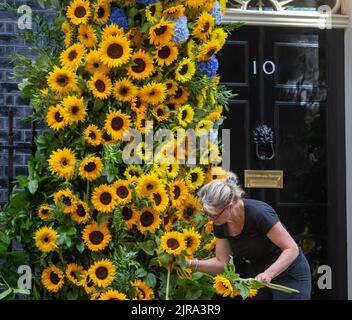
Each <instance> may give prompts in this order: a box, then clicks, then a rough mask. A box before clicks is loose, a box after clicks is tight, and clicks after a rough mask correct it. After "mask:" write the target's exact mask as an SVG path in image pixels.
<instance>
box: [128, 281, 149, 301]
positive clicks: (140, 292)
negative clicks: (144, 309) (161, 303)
mask: <svg viewBox="0 0 352 320" xmlns="http://www.w3.org/2000/svg"><path fill="white" fill-rule="evenodd" d="M132 286H133V287H134V288H135V291H136V298H137V299H138V300H153V298H154V292H153V289H152V288H151V287H149V286H148V285H147V284H146V283H145V282H144V281H142V280H139V279H138V280H134V281H133V282H132Z"/></svg>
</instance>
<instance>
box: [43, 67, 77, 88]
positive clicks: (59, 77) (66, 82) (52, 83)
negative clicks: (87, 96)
mask: <svg viewBox="0 0 352 320" xmlns="http://www.w3.org/2000/svg"><path fill="white" fill-rule="evenodd" d="M48 83H49V87H50V88H51V89H52V90H54V91H55V92H56V93H58V94H63V93H66V92H69V91H70V90H73V89H74V88H75V86H76V75H75V74H74V73H73V72H72V71H71V70H68V69H65V68H59V67H58V66H54V70H53V71H52V72H49V77H48Z"/></svg>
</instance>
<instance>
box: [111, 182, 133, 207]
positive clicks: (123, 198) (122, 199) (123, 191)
mask: <svg viewBox="0 0 352 320" xmlns="http://www.w3.org/2000/svg"><path fill="white" fill-rule="evenodd" d="M128 185H129V183H128V181H127V180H117V181H115V182H114V184H113V185H112V187H113V188H114V190H115V193H116V197H117V203H118V204H119V205H125V204H127V203H129V202H131V200H132V192H131V190H130V189H129V188H128Z"/></svg>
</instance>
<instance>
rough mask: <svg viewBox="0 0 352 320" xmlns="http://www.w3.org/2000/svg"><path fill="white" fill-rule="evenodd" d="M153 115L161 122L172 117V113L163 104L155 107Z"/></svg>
mask: <svg viewBox="0 0 352 320" xmlns="http://www.w3.org/2000/svg"><path fill="white" fill-rule="evenodd" d="M152 114H153V115H154V117H155V119H156V120H158V121H159V122H162V121H165V120H167V119H168V118H169V117H170V111H168V110H166V108H165V106H164V105H162V104H159V105H158V106H155V107H154V108H153V109H152Z"/></svg>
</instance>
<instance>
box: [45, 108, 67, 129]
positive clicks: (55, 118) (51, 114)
mask: <svg viewBox="0 0 352 320" xmlns="http://www.w3.org/2000/svg"><path fill="white" fill-rule="evenodd" d="M46 122H47V124H48V126H49V127H50V128H51V129H53V130H55V131H58V130H61V129H63V128H65V127H66V125H67V122H66V121H65V118H64V114H63V108H62V107H61V106H59V105H58V106H50V107H49V110H48V113H47V115H46Z"/></svg>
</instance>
